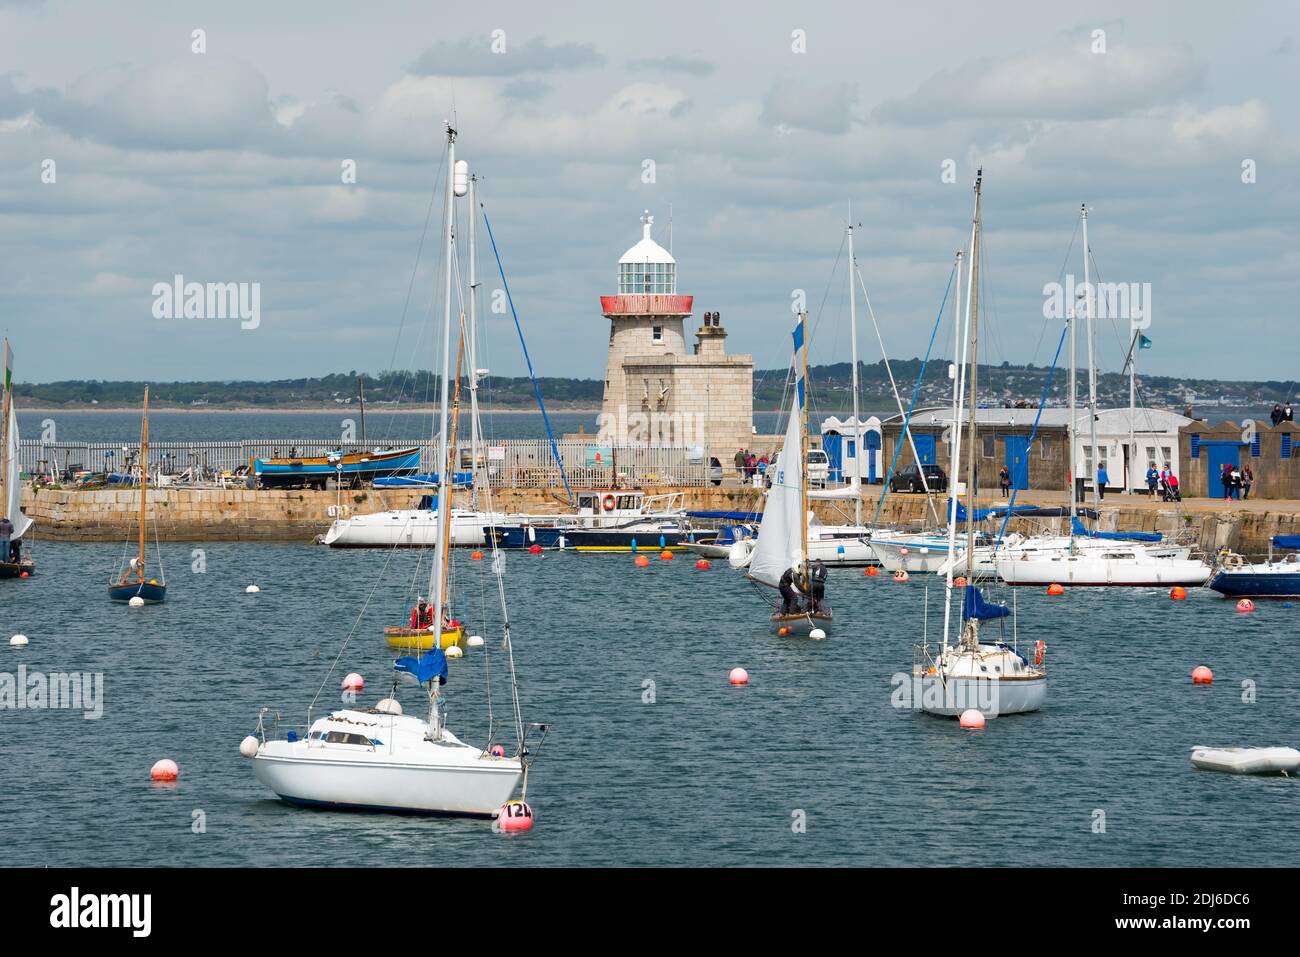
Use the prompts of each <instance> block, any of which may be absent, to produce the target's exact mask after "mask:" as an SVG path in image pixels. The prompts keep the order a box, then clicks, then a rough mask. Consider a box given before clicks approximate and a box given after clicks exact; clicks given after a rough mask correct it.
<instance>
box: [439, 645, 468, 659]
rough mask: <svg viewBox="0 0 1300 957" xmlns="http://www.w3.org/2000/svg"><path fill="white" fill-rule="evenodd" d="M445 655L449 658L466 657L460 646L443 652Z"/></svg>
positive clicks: (454, 646) (453, 646)
mask: <svg viewBox="0 0 1300 957" xmlns="http://www.w3.org/2000/svg"><path fill="white" fill-rule="evenodd" d="M443 654H445V655H446V656H447V657H448V658H463V657H465V652H463V651H461V649H460V645H452V646H451V647H450V648H448V649H447V650H446V651H445V652H443Z"/></svg>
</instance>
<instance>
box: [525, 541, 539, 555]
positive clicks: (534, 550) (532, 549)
mask: <svg viewBox="0 0 1300 957" xmlns="http://www.w3.org/2000/svg"><path fill="white" fill-rule="evenodd" d="M541 553H542V546H541V545H538V544H537V543H536V542H533V544H531V545H529V546H528V554H529V555H540V554H541Z"/></svg>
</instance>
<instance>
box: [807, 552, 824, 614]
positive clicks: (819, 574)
mask: <svg viewBox="0 0 1300 957" xmlns="http://www.w3.org/2000/svg"><path fill="white" fill-rule="evenodd" d="M808 577H809V579H810V585H811V586H812V587H811V590H810V592H809V594H810V597H811V599H812V603H811V604H812V608H811V610H812V611H821V607H822V602H823V601H824V600H825V599H826V565H825V564H824V563H823V562H822V560H821V559H820V558H816V559H813V561H812V562H811V563H809V566H808Z"/></svg>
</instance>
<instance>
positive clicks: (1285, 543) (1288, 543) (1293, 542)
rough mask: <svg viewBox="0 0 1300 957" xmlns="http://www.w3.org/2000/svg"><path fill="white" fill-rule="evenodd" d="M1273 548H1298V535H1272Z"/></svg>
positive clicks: (1299, 537)
mask: <svg viewBox="0 0 1300 957" xmlns="http://www.w3.org/2000/svg"><path fill="white" fill-rule="evenodd" d="M1273 547H1274V548H1300V535H1274V536H1273Z"/></svg>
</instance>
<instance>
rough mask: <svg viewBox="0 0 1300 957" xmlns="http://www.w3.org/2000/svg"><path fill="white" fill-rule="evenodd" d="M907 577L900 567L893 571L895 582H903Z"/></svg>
mask: <svg viewBox="0 0 1300 957" xmlns="http://www.w3.org/2000/svg"><path fill="white" fill-rule="evenodd" d="M907 578H908V575H907V572H905V571H904V570H903V569H901V568H900V569H899V570H898V571H896V572H894V581H896V582H905V581H907Z"/></svg>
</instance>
